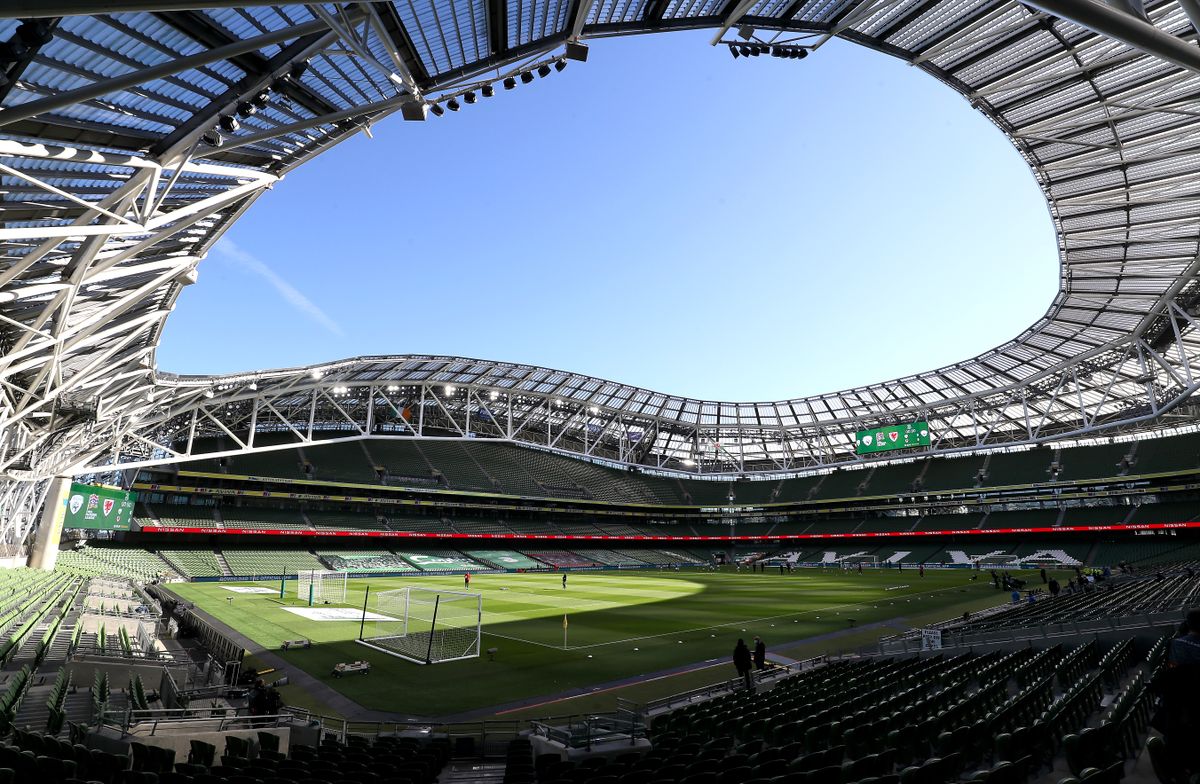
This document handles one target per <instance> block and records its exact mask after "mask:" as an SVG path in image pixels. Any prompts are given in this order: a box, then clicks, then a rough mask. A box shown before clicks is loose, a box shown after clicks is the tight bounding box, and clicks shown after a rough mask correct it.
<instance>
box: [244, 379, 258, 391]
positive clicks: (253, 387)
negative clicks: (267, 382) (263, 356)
mask: <svg viewBox="0 0 1200 784" xmlns="http://www.w3.org/2000/svg"><path fill="white" fill-rule="evenodd" d="M246 389H249V390H250V391H251V392H257V391H258V383H257V382H255V381H251V382H250V385H249V386H247V387H246Z"/></svg>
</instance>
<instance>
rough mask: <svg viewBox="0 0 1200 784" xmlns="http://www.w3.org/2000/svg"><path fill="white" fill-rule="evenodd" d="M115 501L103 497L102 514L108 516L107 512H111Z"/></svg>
mask: <svg viewBox="0 0 1200 784" xmlns="http://www.w3.org/2000/svg"><path fill="white" fill-rule="evenodd" d="M116 503H117V502H116V501H114V500H112V499H111V498H105V499H104V516H105V517H108V516H109V514H111V513H112V510H113V506H115V505H116Z"/></svg>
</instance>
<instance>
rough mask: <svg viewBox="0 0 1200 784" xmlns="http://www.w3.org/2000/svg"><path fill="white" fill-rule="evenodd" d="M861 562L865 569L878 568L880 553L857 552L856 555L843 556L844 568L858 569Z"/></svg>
mask: <svg viewBox="0 0 1200 784" xmlns="http://www.w3.org/2000/svg"><path fill="white" fill-rule="evenodd" d="M860 564H861V565H862V567H863V568H864V569H878V568H879V556H878V555H861V554H856V555H847V556H845V557H844V558H842V568H843V569H857V568H858V567H859V565H860Z"/></svg>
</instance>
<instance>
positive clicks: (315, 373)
mask: <svg viewBox="0 0 1200 784" xmlns="http://www.w3.org/2000/svg"><path fill="white" fill-rule="evenodd" d="M309 375H310V376H312V377H313V380H314V381H315V380H318V379H320V378H321V376H322V375H324V374H323V373H322V372H321V371H319V370H314V371H312V372H311V373H309Z"/></svg>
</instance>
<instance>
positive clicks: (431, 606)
mask: <svg viewBox="0 0 1200 784" xmlns="http://www.w3.org/2000/svg"><path fill="white" fill-rule="evenodd" d="M371 610H372V611H373V612H369V613H366V614H364V616H363V621H362V624H361V627H362V633H361V634H360V635H359V639H358V642H359V643H361V644H362V645H366V646H368V647H370V648H374V649H375V650H377V651H382V652H383V653H387V654H390V655H392V656H399V657H400V658H401V659H407V660H408V661H411V662H416V663H417V664H437V663H439V662H448V661H457V660H458V659H473V658H476V657H478V656H479V638H480V627H481V626H482V622H483V597H482V595H480V594H477V593H463V592H461V591H437V590H433V589H429V588H417V587H415V586H409V587H407V588H399V589H397V590H394V591H383V592H382V593H379V594H377V595H376V599H375V601H374V603H373V605H372V606H371Z"/></svg>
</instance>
